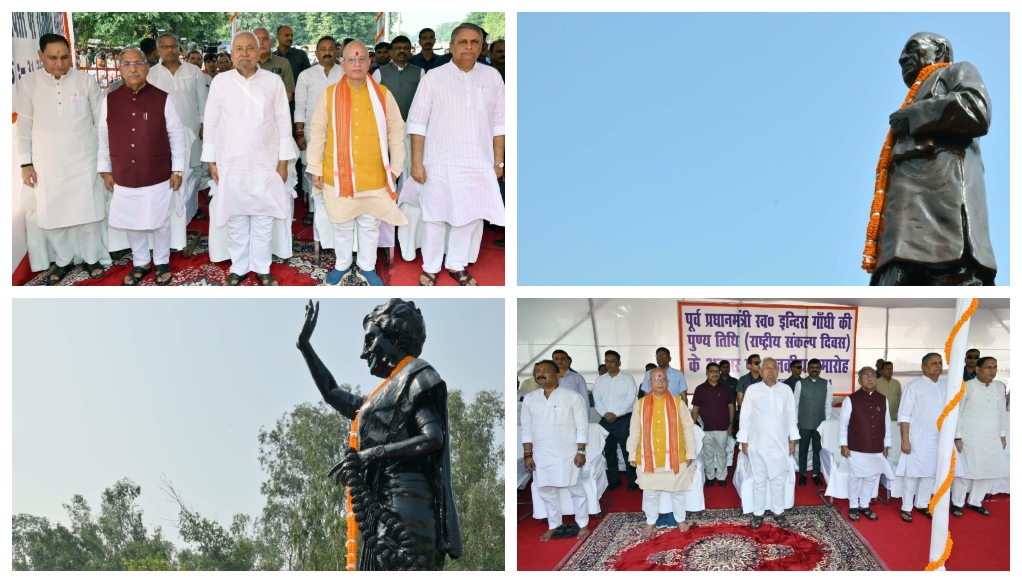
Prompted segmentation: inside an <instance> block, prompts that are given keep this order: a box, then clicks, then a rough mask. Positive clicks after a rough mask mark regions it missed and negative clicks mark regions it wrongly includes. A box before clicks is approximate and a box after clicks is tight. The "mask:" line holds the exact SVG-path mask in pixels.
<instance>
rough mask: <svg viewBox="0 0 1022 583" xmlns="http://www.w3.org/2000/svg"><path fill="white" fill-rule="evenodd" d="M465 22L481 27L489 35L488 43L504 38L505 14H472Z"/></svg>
mask: <svg viewBox="0 0 1022 583" xmlns="http://www.w3.org/2000/svg"><path fill="white" fill-rule="evenodd" d="M465 22H471V23H472V24H476V25H479V26H481V27H482V28H483V30H485V31H486V33H487V34H488V35H489V37H488V39H489V40H488V42H493V41H495V40H497V39H499V38H504V13H503V12H470V13H469V14H468V16H467V17H465Z"/></svg>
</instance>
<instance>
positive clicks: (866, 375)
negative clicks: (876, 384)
mask: <svg viewBox="0 0 1022 583" xmlns="http://www.w3.org/2000/svg"><path fill="white" fill-rule="evenodd" d="M862 378H864V379H875V378H877V376H876V375H875V374H870V373H867V374H864V375H862Z"/></svg>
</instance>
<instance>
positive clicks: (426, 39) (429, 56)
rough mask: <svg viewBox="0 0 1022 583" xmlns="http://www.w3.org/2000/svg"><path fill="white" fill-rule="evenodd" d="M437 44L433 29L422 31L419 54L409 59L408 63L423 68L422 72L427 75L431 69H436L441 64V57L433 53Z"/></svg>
mask: <svg viewBox="0 0 1022 583" xmlns="http://www.w3.org/2000/svg"><path fill="white" fill-rule="evenodd" d="M435 44H436V33H435V32H433V29H432V28H424V29H422V30H420V31H419V52H418V53H417V54H414V55H412V58H410V59H408V62H409V63H411V64H413V65H415V66H417V67H422V70H423V71H426V72H427V73H428V72H429V70H430V69H435V68H436V67H437V66H439V65H440V64H441V63H440V62H439V59H440V55H438V54H436V53H434V52H433V45H435Z"/></svg>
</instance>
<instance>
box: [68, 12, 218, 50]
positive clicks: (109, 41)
mask: <svg viewBox="0 0 1022 583" xmlns="http://www.w3.org/2000/svg"><path fill="white" fill-rule="evenodd" d="M72 16H73V20H74V29H75V38H76V39H78V41H79V43H80V44H83V45H84V44H85V42H86V41H87V40H88V39H99V40H100V41H101V43H102V46H108V47H119V46H136V47H137V46H138V44H139V42H141V40H142V39H143V38H147V37H149V36H151V30H152V28H153V27H155V28H156V29H157V30H160V31H163V32H170V33H173V34H175V35H177V36H178V37H179V38H180V37H182V36H183V37H187V38H188V41H189V42H199V43H202V42H204V41H213V40H217V39H226V38H229V36H230V30H231V27H230V22H231V15H230V13H229V12H75V13H73V15H72Z"/></svg>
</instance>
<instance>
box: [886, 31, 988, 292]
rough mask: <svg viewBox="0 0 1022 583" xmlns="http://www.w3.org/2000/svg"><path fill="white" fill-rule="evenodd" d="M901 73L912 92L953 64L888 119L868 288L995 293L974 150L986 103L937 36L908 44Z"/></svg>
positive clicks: (972, 72) (984, 125)
mask: <svg viewBox="0 0 1022 583" xmlns="http://www.w3.org/2000/svg"><path fill="white" fill-rule="evenodd" d="M898 63H900V64H901V75H902V79H903V80H904V81H905V85H907V86H909V87H911V86H912V84H913V83H915V81H916V79H917V77H918V76H919V73H920V71H922V70H923V69H924V68H925V67H927V66H930V65H934V64H938V63H950V64H949V65H947V66H944V67H942V68H939V69H936V70H935V71H933V72H932V73H930V74H929V76H928V77H926V79H925V80H924V81H923V82H922V84H921V85H919V88H918V90H917V91H916V95H915V99H914V100H913V101H912V103H911V104H910V105H908V106H907V107H904V108H901V109H899V110H897V111H895V112H894V113H892V114H891V116H890V124H891V132H892V133H893V134H894V145H893V149H892V151H891V161H892V164H891V167H890V169H889V172H890V179H889V181H888V184H887V189H886V197H887V200H886V203H885V205H884V211H883V217H882V222H881V226H880V232H879V237H878V244H879V249H878V251H877V259H876V269H875V271H873V276H872V278H871V279H870V285H993V284H994V276H995V275H996V274H997V264H996V262H995V261H994V251H993V248H992V247H991V245H990V232H989V229H988V227H987V207H986V188H985V187H984V184H983V158H982V157H981V155H980V150H979V137H980V136H984V135H986V133H987V131H988V130H989V129H990V95H989V94H988V93H987V89H986V86H985V85H984V84H983V79H982V78H981V77H980V75H979V71H977V70H976V67H974V66H973V65H972V63H969V62H965V61H963V62H960V63H954V62H953V53H952V50H951V43H949V42H948V41H947V39H946V38H944V37H942V36H940V35H937V34H934V33H931V32H919V33H916V34H914V35H912V37H911V38H909V39H908V42H907V43H906V44H905V49H904V50H903V51H902V53H901V57H900V58H899V59H898Z"/></svg>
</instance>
